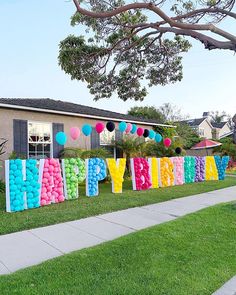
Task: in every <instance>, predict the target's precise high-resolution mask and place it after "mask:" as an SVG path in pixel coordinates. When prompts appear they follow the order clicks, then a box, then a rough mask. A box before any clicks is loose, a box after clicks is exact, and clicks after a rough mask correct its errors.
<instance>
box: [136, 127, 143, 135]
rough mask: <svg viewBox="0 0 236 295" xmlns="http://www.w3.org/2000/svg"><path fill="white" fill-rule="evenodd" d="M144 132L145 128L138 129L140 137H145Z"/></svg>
mask: <svg viewBox="0 0 236 295" xmlns="http://www.w3.org/2000/svg"><path fill="white" fill-rule="evenodd" d="M143 132H144V130H143V128H141V127H138V129H137V134H138V136H142V135H143Z"/></svg>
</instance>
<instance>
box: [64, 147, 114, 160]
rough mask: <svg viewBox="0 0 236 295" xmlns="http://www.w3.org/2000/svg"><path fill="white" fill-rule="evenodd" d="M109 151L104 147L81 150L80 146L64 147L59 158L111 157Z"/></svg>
mask: <svg viewBox="0 0 236 295" xmlns="http://www.w3.org/2000/svg"><path fill="white" fill-rule="evenodd" d="M111 156H112V155H111V153H109V151H107V150H106V149H104V148H97V149H93V150H83V149H80V148H70V147H69V148H64V149H63V150H62V151H61V153H60V158H61V159H63V158H81V159H89V158H102V159H106V158H108V157H111Z"/></svg>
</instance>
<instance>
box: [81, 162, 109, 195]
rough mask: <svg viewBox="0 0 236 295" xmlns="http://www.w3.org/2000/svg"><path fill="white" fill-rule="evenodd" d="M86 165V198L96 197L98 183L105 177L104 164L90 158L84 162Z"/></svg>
mask: <svg viewBox="0 0 236 295" xmlns="http://www.w3.org/2000/svg"><path fill="white" fill-rule="evenodd" d="M85 165H86V173H87V177H86V196H88V197H94V196H98V181H100V180H103V179H105V178H106V176H107V172H106V163H105V161H104V160H103V159H100V158H91V159H86V160H85Z"/></svg>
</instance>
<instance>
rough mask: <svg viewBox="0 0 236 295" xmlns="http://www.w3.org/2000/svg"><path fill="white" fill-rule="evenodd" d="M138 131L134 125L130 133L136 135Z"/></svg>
mask: <svg viewBox="0 0 236 295" xmlns="http://www.w3.org/2000/svg"><path fill="white" fill-rule="evenodd" d="M136 131H137V125H135V124H132V129H131V131H130V133H131V134H135V133H136Z"/></svg>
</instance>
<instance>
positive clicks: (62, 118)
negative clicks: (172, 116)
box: [0, 98, 173, 160]
mask: <svg viewBox="0 0 236 295" xmlns="http://www.w3.org/2000/svg"><path fill="white" fill-rule="evenodd" d="M98 121H99V122H104V123H106V122H108V121H113V122H114V123H116V130H115V131H113V132H112V133H110V132H108V131H107V130H106V129H105V131H103V132H102V133H101V134H98V133H97V132H96V130H95V128H93V131H92V134H91V135H90V136H88V137H86V136H84V135H83V134H81V135H80V137H79V139H78V140H76V141H73V140H72V139H71V138H70V136H69V134H70V128H71V127H75V126H77V127H79V128H80V129H81V127H82V126H83V125H84V124H86V123H87V124H90V125H92V126H93V127H94V126H95V124H96V123H97V122H98ZM120 121H126V122H130V123H134V124H137V125H139V126H140V127H143V128H147V129H152V127H153V126H166V127H171V126H169V125H165V124H159V123H158V122H156V120H150V119H140V118H136V117H133V116H130V115H125V114H121V113H116V112H112V111H107V110H102V109H98V108H93V107H88V106H85V105H79V104H76V103H71V102H65V101H61V100H53V99H48V98H47V99H21V98H0V138H5V139H7V140H8V142H7V147H6V153H5V154H4V155H2V156H1V159H3V160H4V159H8V157H9V156H10V154H11V153H12V151H14V152H16V153H17V154H18V155H23V156H24V157H26V158H30V157H34V158H46V157H55V158H56V157H58V156H59V153H60V151H61V150H62V149H63V148H64V147H63V146H60V145H58V143H57V142H56V140H55V136H56V134H57V132H59V131H64V132H65V133H66V134H67V138H68V140H67V143H66V145H65V147H79V148H82V149H95V148H99V147H105V148H108V149H109V148H110V149H112V151H113V152H114V156H118V155H117V154H116V152H117V151H116V149H114V148H111V143H112V141H113V139H116V140H119V139H121V138H122V136H123V134H122V133H121V132H120V131H119V130H118V128H117V126H118V123H119V122H120ZM172 127H173V126H172Z"/></svg>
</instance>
